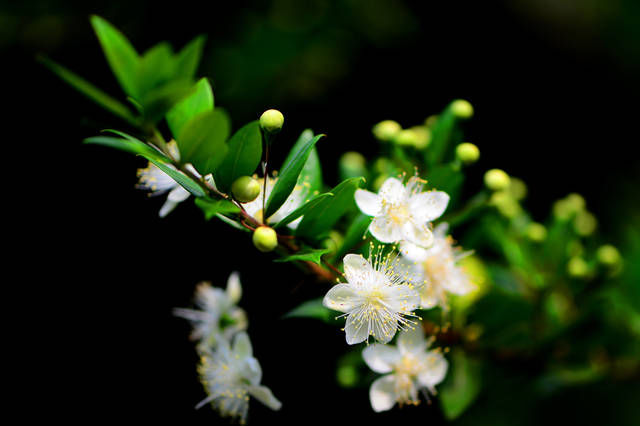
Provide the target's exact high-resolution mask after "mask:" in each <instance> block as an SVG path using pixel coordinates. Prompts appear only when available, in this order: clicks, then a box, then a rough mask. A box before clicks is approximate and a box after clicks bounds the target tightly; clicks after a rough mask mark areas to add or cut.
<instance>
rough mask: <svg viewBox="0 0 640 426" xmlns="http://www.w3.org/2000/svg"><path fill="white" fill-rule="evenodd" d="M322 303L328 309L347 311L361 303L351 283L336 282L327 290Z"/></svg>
mask: <svg viewBox="0 0 640 426" xmlns="http://www.w3.org/2000/svg"><path fill="white" fill-rule="evenodd" d="M322 304H323V305H324V306H326V307H327V308H329V309H333V310H334V311H340V312H349V311H351V310H352V309H354V308H355V307H356V306H359V305H361V304H362V299H361V297H360V296H358V294H357V293H356V292H355V291H354V286H353V285H351V284H336V285H334V286H333V287H331V289H330V290H329V291H328V292H327V294H326V295H325V296H324V299H323V300H322Z"/></svg>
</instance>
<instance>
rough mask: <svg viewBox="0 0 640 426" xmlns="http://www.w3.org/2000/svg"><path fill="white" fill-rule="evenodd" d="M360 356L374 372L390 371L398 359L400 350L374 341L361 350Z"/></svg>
mask: <svg viewBox="0 0 640 426" xmlns="http://www.w3.org/2000/svg"><path fill="white" fill-rule="evenodd" d="M362 358H364V362H366V363H367V365H368V366H369V368H371V369H372V370H373V371H375V372H376V373H383V374H384V373H390V372H391V371H392V370H393V365H394V364H395V363H397V362H398V361H399V360H400V352H398V350H397V349H396V348H394V347H392V346H387V345H381V344H378V343H374V344H373V345H369V346H367V347H366V348H364V350H363V351H362Z"/></svg>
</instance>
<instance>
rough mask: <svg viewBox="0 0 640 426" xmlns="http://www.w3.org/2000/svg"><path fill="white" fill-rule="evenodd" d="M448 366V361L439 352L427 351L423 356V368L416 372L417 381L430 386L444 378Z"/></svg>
mask: <svg viewBox="0 0 640 426" xmlns="http://www.w3.org/2000/svg"><path fill="white" fill-rule="evenodd" d="M448 368H449V363H448V362H447V360H446V359H445V358H444V357H443V356H442V354H441V353H439V352H436V351H429V352H427V356H426V357H425V370H424V371H423V372H421V373H420V374H418V382H420V384H422V385H423V386H426V387H429V388H432V387H433V386H435V385H437V384H438V383H440V382H442V380H444V377H445V376H446V375H447V369H448Z"/></svg>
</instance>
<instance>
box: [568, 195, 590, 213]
mask: <svg viewBox="0 0 640 426" xmlns="http://www.w3.org/2000/svg"><path fill="white" fill-rule="evenodd" d="M566 200H567V204H568V205H569V206H570V207H571V208H572V209H573V211H574V212H576V213H577V212H579V211H580V210H584V208H585V207H586V205H587V203H586V202H585V201H584V197H583V196H582V195H580V194H577V193H575V192H573V193H571V194H569V195H567V198H566Z"/></svg>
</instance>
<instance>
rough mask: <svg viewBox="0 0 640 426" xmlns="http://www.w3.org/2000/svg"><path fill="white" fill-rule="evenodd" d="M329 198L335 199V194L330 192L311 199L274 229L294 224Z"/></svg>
mask: <svg viewBox="0 0 640 426" xmlns="http://www.w3.org/2000/svg"><path fill="white" fill-rule="evenodd" d="M327 197H333V194H332V193H330V192H325V193H324V194H318V195H316V196H315V197H313V198H311V199H310V200H309V201H307V202H306V203H304V204H303V205H301V206H300V207H298V208H297V209H295V210H294V211H292V212H291V213H289V214H288V215H287V216H286V217H285V218H284V219H282V220H281V221H280V222H278V223H276V224H275V225H274V226H273V227H274V228H280V227H282V226H285V225H288V224H289V223H291V222H293V221H294V220H296V219H297V218H299V217H300V216H302V215H304V214H305V213H307V212H308V211H311V210H313V209H314V208H315V207H316V206H317V205H318V204H320V203H321V202H322V201H323V200H324V199H326V198H327Z"/></svg>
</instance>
